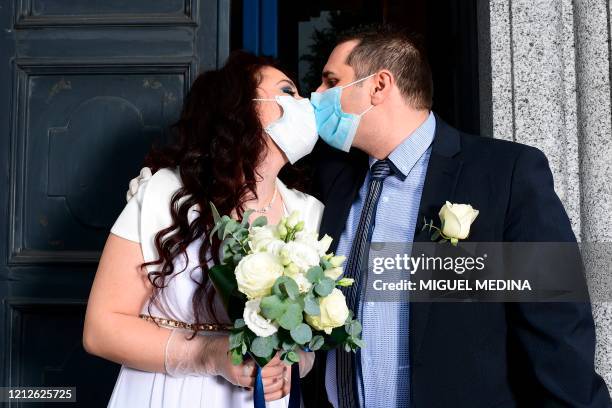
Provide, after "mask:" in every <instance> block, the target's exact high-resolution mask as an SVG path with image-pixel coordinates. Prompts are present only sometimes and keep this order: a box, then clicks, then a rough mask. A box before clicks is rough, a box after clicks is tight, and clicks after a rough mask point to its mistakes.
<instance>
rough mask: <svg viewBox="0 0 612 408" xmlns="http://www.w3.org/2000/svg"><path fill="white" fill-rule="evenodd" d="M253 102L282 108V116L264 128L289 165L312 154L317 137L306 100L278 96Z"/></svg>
mask: <svg viewBox="0 0 612 408" xmlns="http://www.w3.org/2000/svg"><path fill="white" fill-rule="evenodd" d="M253 100H254V101H273V102H277V103H278V104H279V105H280V106H281V107H282V108H283V115H282V116H281V117H280V118H278V119H277V120H275V121H274V122H272V123H271V124H269V125H268V126H266V128H265V131H266V132H267V133H268V134H269V135H270V137H271V138H272V140H274V142H275V143H276V144H277V145H278V147H279V148H280V149H281V150H282V151H283V152H285V154H286V155H287V159H289V162H290V163H291V164H293V163H295V162H296V161H298V160H299V159H301V158H302V157H304V156H306V155H308V154H310V152H312V149H314V146H315V144H316V143H317V139H318V138H319V136H318V134H317V121H316V119H315V114H314V108H313V107H312V105H311V104H310V101H309V100H308V99H307V98H304V99H295V98H294V97H293V96H290V95H283V96H280V95H279V96H276V97H275V98H273V99H272V98H270V99H263V98H261V99H259V98H258V99H253Z"/></svg>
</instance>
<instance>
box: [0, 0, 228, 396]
mask: <svg viewBox="0 0 612 408" xmlns="http://www.w3.org/2000/svg"><path fill="white" fill-rule="evenodd" d="M228 48H229V0H201V1H198V0H129V1H124V0H104V1H98V0H13V1H6V0H0V214H1V215H0V231H1V234H0V299H2V303H1V304H0V308H1V310H0V367H1V368H2V370H1V371H0V385H1V386H76V387H77V391H76V395H77V401H78V402H77V403H76V404H74V403H72V404H69V405H68V406H71V407H75V406H83V407H96V406H98V407H103V406H106V403H107V402H108V397H109V396H110V392H111V390H112V387H113V385H114V381H115V378H116V374H117V369H118V366H117V365H115V364H112V363H109V362H107V361H104V360H102V359H99V358H96V357H93V356H90V355H88V354H87V353H86V352H85V351H84V350H83V347H82V344H81V338H82V337H81V336H82V325H83V317H84V311H85V305H86V299H87V297H88V294H89V289H90V286H91V282H92V279H93V276H94V273H95V270H96V266H97V262H98V259H99V256H100V251H101V249H102V246H103V244H104V242H105V239H106V237H107V235H108V232H109V229H110V226H111V225H112V223H113V221H114V220H115V219H116V217H117V216H118V214H119V212H120V211H121V209H122V208H123V206H124V205H125V191H126V189H127V183H128V181H129V180H130V178H132V177H134V176H135V175H136V174H137V172H138V170H139V169H140V167H141V164H142V159H143V156H144V154H145V152H146V151H147V149H148V147H149V145H150V143H151V141H152V140H153V139H155V138H157V137H162V138H163V137H164V135H165V129H166V127H167V125H168V124H169V123H170V122H172V121H173V120H175V119H176V118H177V115H178V113H179V111H180V107H181V103H182V100H183V97H184V95H185V93H186V92H187V90H188V89H189V85H190V84H191V82H192V81H193V80H194V79H195V76H196V74H197V73H198V72H199V71H200V70H205V69H208V68H213V67H216V66H218V65H220V63H222V62H223V61H224V60H225V58H226V56H227V53H228ZM0 405H2V404H1V403H0ZM13 406H16V405H13ZM19 406H28V405H27V404H24V405H19ZM32 406H41V405H36V404H32ZM54 406H57V405H54Z"/></svg>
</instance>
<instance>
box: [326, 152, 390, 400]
mask: <svg viewBox="0 0 612 408" xmlns="http://www.w3.org/2000/svg"><path fill="white" fill-rule="evenodd" d="M392 173H393V170H392V168H391V164H390V162H389V160H388V159H385V160H378V161H377V162H375V163H374V164H373V165H372V167H371V168H370V184H369V187H368V194H367V196H366V198H365V200H364V203H363V207H362V210H361V215H360V217H359V225H358V227H357V231H355V236H354V237H353V243H352V246H351V252H350V254H349V256H348V259H347V262H346V266H345V271H344V277H347V278H353V279H355V282H354V283H353V285H351V286H349V287H346V288H342V290H343V292H344V295H345V296H346V303H347V306H348V307H349V308H350V309H351V310H353V311H354V312H355V313H358V310H359V304H360V302H361V296H362V292H363V289H364V287H365V286H364V285H365V283H364V282H365V280H366V278H367V264H366V263H367V255H368V248H369V244H370V242H371V240H372V231H373V230H374V222H375V220H376V207H377V204H378V199H379V198H380V193H381V191H382V187H383V182H384V180H385V178H387V177H388V176H389V175H390V174H392ZM362 269H364V271H362ZM356 364H357V355H356V354H355V353H352V352H346V351H344V350H342V349H338V350H337V352H336V384H337V390H338V403H339V406H340V407H341V408H354V407H357V406H359V398H358V395H357V390H358V388H357V375H356V372H355V367H356Z"/></svg>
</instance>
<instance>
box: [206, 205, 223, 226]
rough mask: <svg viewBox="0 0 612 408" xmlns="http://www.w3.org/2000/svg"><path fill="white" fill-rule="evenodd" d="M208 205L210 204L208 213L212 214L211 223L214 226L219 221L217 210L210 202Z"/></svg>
mask: <svg viewBox="0 0 612 408" xmlns="http://www.w3.org/2000/svg"><path fill="white" fill-rule="evenodd" d="M209 204H210V211H211V212H212V216H213V222H214V223H215V224H216V223H218V222H219V221H221V216H220V215H219V210H217V207H216V206H215V205H214V204H213V202H212V201H209Z"/></svg>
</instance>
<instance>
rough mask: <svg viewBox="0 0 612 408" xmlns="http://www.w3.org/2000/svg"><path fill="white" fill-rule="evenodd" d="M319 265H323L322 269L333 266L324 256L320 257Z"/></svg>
mask: <svg viewBox="0 0 612 408" xmlns="http://www.w3.org/2000/svg"><path fill="white" fill-rule="evenodd" d="M321 266H322V267H323V269H331V268H333V267H334V265H332V263H331V262H329V261H328V260H327V259H324V258H321Z"/></svg>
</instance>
